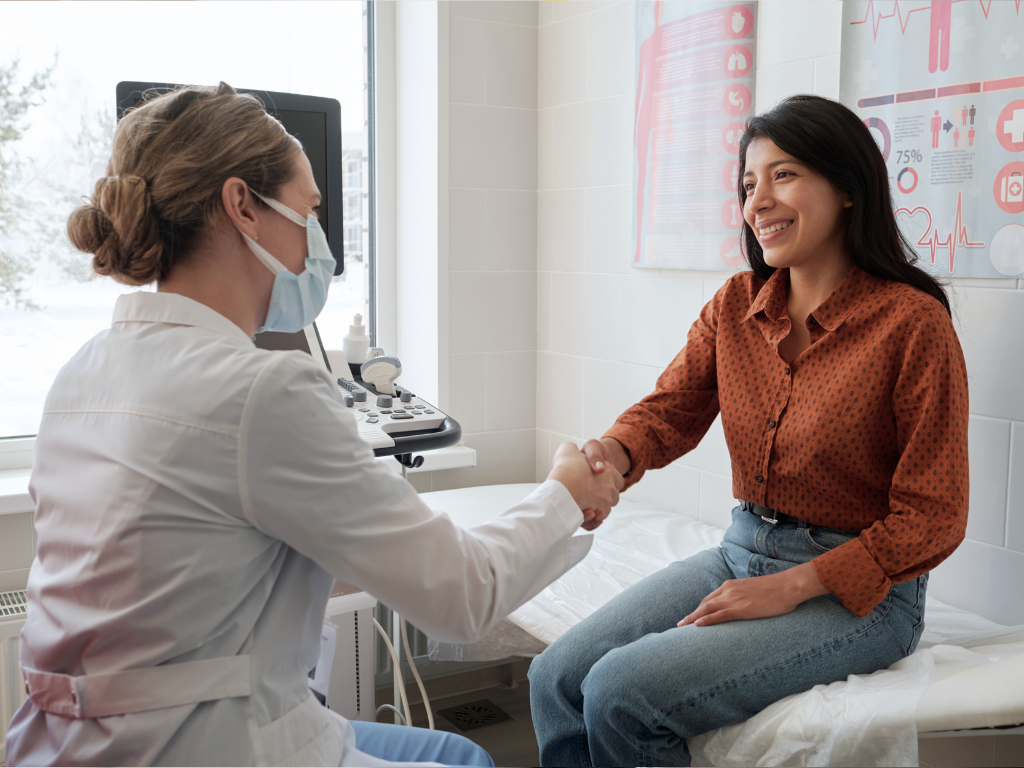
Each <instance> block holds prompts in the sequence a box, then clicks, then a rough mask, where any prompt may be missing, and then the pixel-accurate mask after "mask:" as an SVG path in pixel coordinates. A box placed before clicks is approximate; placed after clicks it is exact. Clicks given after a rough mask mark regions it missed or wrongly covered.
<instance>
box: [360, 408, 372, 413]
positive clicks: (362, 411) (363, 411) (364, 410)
mask: <svg viewBox="0 0 1024 768" xmlns="http://www.w3.org/2000/svg"><path fill="white" fill-rule="evenodd" d="M359 411H360V412H361V413H369V412H370V409H369V408H360V409H359Z"/></svg>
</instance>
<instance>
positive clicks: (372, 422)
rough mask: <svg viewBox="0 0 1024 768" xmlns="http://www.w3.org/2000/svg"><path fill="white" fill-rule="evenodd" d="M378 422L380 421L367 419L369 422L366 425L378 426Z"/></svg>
mask: <svg viewBox="0 0 1024 768" xmlns="http://www.w3.org/2000/svg"><path fill="white" fill-rule="evenodd" d="M377 421H378V420H377V419H367V420H366V423H367V424H376V423H377Z"/></svg>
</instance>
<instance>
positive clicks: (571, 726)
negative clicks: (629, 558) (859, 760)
mask: <svg viewBox="0 0 1024 768" xmlns="http://www.w3.org/2000/svg"><path fill="white" fill-rule="evenodd" d="M732 520H733V522H732V525H731V526H730V527H729V529H728V530H727V531H726V533H725V539H724V541H723V542H722V545H721V546H720V547H718V548H716V549H709V550H705V551H703V552H700V553H698V554H696V555H694V556H693V557H690V558H688V559H686V560H683V561H680V562H677V563H673V564H672V565H670V566H668V567H667V568H665V569H664V570H662V571H659V572H658V573H655V574H653V575H652V576H649V577H648V578H646V579H644V580H643V581H641V582H640V583H638V584H635V585H634V586H632V587H630V588H629V589H627V590H626V591H625V592H623V593H622V594H620V595H618V596H617V597H615V598H614V599H613V600H611V601H609V602H608V603H607V604H606V605H604V606H603V607H602V608H600V609H599V610H598V611H596V612H595V613H593V614H592V615H591V616H589V617H588V618H586V619H584V620H583V621H581V622H580V623H579V624H577V625H576V626H575V627H573V628H572V629H570V630H569V631H568V632H566V633H565V634H564V635H563V636H562V637H560V638H559V639H558V640H557V641H555V642H554V643H553V644H552V645H551V646H550V647H549V648H548V649H547V650H546V651H544V653H542V654H541V655H540V656H538V657H537V658H536V659H535V660H534V662H533V665H532V666H531V667H530V673H529V677H530V701H531V705H532V710H533V722H534V727H535V729H536V731H537V740H538V742H539V743H540V760H541V765H544V766H549V765H558V766H573V765H582V766H590V765H605V766H609V765H612V766H613V765H620V766H621V765H651V766H654V765H677V766H685V765H689V764H690V753H689V751H688V750H687V748H686V739H687V738H689V737H691V736H697V735H698V734H701V733H705V732H706V731H710V730H712V729H715V728H719V727H721V726H724V725H728V724H729V723H735V722H739V721H742V720H746V719H748V718H750V717H752V716H753V715H755V714H757V713H758V712H760V711H761V710H762V709H764V708H765V707H767V706H769V705H770V704H772V703H774V702H776V701H778V700H779V699H782V698H784V697H786V696H789V695H791V694H794V693H800V692H802V691H806V690H809V689H810V688H813V687H814V686H815V685H818V684H821V683H826V684H827V683H832V682H835V681H837V680H844V679H846V677H847V676H848V675H866V674H870V673H871V672H875V671H877V670H879V669H884V668H886V667H889V666H890V665H892V664H894V663H896V662H897V661H899V660H900V659H902V658H904V657H905V656H907V655H909V654H911V653H912V652H913V651H914V649H915V648H916V647H917V643H918V641H919V640H920V639H921V633H922V631H923V630H924V598H925V589H926V586H927V582H928V576H927V574H925V575H923V576H920V577H918V578H916V579H914V580H912V581H908V582H905V583H903V584H895V585H893V587H892V589H891V590H890V591H889V594H888V595H887V596H886V597H885V599H884V600H882V602H881V603H879V604H878V606H876V607H875V609H874V610H873V611H871V613H870V614H868V615H867V616H865V617H864V618H859V617H858V616H856V615H855V614H853V613H852V612H851V611H849V610H848V609H847V608H845V607H843V605H842V604H841V603H840V602H839V600H838V599H837V598H836V597H834V596H833V595H823V596H821V597H816V598H813V599H811V600H807V601H805V602H803V603H801V604H800V605H799V606H797V608H796V610H794V611H793V612H792V613H788V614H785V615H783V616H774V617H772V618H768V619H755V620H750V621H733V622H727V623H724V624H715V625H711V626H707V627H698V626H695V625H692V624H691V625H689V626H686V627H677V626H676V622H678V621H680V620H681V619H682V618H683V617H684V616H686V615H688V614H689V613H691V612H692V611H693V610H694V609H696V608H697V606H698V604H699V603H700V601H701V600H703V599H704V597H706V596H707V595H708V594H710V593H711V592H713V591H714V590H715V589H717V588H718V587H719V586H721V584H722V582H724V581H726V580H728V579H743V578H747V577H749V576H763V575H767V574H772V573H778V572H779V571H783V570H786V569H788V568H792V567H793V566H796V565H799V564H801V563H805V562H807V561H808V560H811V559H813V558H814V557H816V556H817V555H819V554H821V553H823V552H827V551H828V550H830V549H833V548H835V547H838V546H839V545H840V544H843V543H844V542H846V541H849V540H850V539H852V538H855V537H856V536H857V534H856V533H851V532H848V531H838V530H834V529H829V528H817V527H808V526H806V525H804V524H802V523H801V524H796V523H788V524H787V523H779V524H778V525H771V524H769V523H766V522H764V521H763V520H761V518H759V517H756V516H755V515H753V514H752V513H750V512H747V511H744V510H743V509H741V508H739V507H737V508H736V509H734V510H733V512H732Z"/></svg>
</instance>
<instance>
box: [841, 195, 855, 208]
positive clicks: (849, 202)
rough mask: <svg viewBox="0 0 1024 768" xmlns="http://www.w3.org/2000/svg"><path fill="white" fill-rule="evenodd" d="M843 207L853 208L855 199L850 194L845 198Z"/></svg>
mask: <svg viewBox="0 0 1024 768" xmlns="http://www.w3.org/2000/svg"><path fill="white" fill-rule="evenodd" d="M843 208H853V199H852V198H851V197H850V196H849V195H846V196H845V198H844V199H843Z"/></svg>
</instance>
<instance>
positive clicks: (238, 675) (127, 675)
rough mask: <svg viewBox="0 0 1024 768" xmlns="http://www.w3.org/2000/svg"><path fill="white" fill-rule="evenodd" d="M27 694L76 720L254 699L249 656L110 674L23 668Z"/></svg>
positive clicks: (39, 704)
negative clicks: (65, 672)
mask: <svg viewBox="0 0 1024 768" xmlns="http://www.w3.org/2000/svg"><path fill="white" fill-rule="evenodd" d="M21 672H22V674H23V675H24V677H25V690H26V692H27V693H28V697H29V698H30V699H31V700H32V703H33V704H35V705H36V706H37V707H39V709H41V710H43V711H44V712H49V713H50V714H54V715H60V716H61V717H67V718H72V719H74V720H87V719H89V718H94V717H110V716H112V715H128V714H133V713H135V712H149V711H151V710H155V709H168V708H170V707H178V706H183V705H185V704H198V703H200V702H203V701H216V700H218V699H232V698H235V697H239V696H249V694H250V693H251V690H252V685H251V682H250V678H249V657H248V656H229V657H226V658H218V659H203V660H201V661H186V662H182V663H180V664H164V665H162V666H159V667H146V668H143V669H129V670H125V671H123V672H112V673H110V674H104V675H83V676H81V677H72V676H71V675H59V674H53V673H50V672H38V671H36V670H34V669H30V668H29V667H26V666H24V665H22V667H21Z"/></svg>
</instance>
